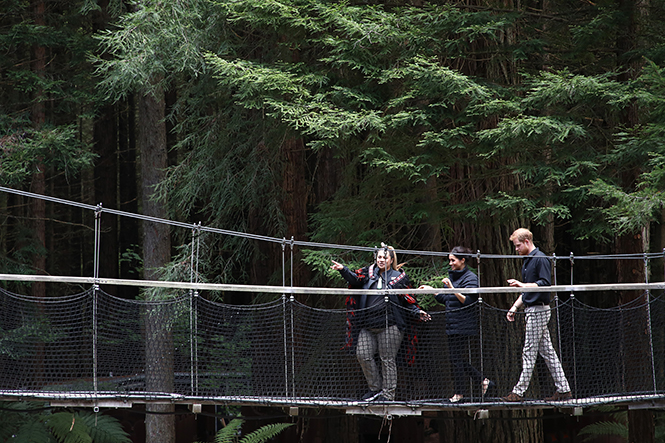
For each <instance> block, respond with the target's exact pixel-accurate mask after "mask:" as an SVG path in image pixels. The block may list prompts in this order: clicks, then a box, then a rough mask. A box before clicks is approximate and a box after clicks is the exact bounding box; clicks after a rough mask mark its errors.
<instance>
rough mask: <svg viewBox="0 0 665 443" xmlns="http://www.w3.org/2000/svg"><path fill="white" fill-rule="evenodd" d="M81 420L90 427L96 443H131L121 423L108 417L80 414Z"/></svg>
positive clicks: (87, 413) (89, 413) (91, 435)
mask: <svg viewBox="0 0 665 443" xmlns="http://www.w3.org/2000/svg"><path fill="white" fill-rule="evenodd" d="M78 419H80V420H81V421H83V423H85V424H86V426H87V427H88V431H89V432H90V437H92V441H93V442H94V443H130V442H131V439H130V438H129V434H127V433H126V432H125V431H124V430H123V429H122V425H121V424H120V422H119V421H118V420H117V419H116V418H114V417H110V416H108V415H104V414H93V413H91V412H80V413H78V414H77V420H78Z"/></svg>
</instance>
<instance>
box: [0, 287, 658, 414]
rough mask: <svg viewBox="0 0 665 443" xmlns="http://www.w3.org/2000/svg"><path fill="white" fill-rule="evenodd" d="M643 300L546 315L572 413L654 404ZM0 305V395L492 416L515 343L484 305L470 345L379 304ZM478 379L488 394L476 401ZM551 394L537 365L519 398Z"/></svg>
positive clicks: (4, 301)
mask: <svg viewBox="0 0 665 443" xmlns="http://www.w3.org/2000/svg"><path fill="white" fill-rule="evenodd" d="M646 300H647V297H640V298H639V300H638V301H635V302H632V303H631V304H628V305H623V306H620V307H616V308H612V309H599V308H595V307H592V306H587V305H584V304H582V303H580V302H579V301H578V300H577V299H576V298H575V297H570V298H568V299H567V300H565V301H564V302H553V303H552V305H551V306H552V308H551V310H549V311H548V314H549V315H547V317H550V318H549V321H547V323H546V330H547V331H548V332H549V334H550V338H551V343H552V345H553V348H554V350H555V351H556V353H555V356H556V357H557V359H558V360H559V361H560V363H561V366H560V367H561V368H562V369H563V374H562V375H561V376H560V377H559V379H562V378H563V379H565V381H566V382H567V383H568V385H569V387H570V390H571V391H572V396H573V398H574V399H577V400H580V399H589V398H595V399H598V400H599V401H617V400H618V399H620V398H622V397H635V396H653V395H663V394H664V393H665V325H664V324H663V323H664V322H665V300H663V297H662V296H654V295H653V294H651V296H650V297H649V298H648V300H650V302H649V303H647V302H646ZM0 303H1V306H0V390H2V391H5V392H7V391H11V392H16V391H18V392H44V391H51V392H54V393H60V394H62V395H66V394H76V393H87V394H90V393H95V392H107V393H108V392H110V393H117V394H119V395H122V394H126V393H132V394H134V395H146V396H148V395H149V394H151V393H167V394H176V395H182V396H187V397H197V398H202V399H206V398H207V399H220V398H238V399H242V398H254V399H256V398H259V399H260V398H271V399H275V398H277V399H299V400H300V401H308V400H317V401H356V400H359V399H360V398H361V397H362V396H364V395H366V394H368V393H371V391H375V392H374V394H377V393H382V394H381V395H385V396H387V397H388V398H386V400H392V399H393V398H394V400H395V401H398V402H417V401H423V402H430V401H431V402H447V401H448V398H449V397H451V396H452V395H453V394H455V393H463V394H464V396H465V398H467V399H471V400H474V401H486V402H492V401H501V400H500V397H501V396H504V395H506V394H507V393H509V392H510V391H511V390H513V389H514V387H515V386H516V385H517V384H518V380H519V379H520V374H521V373H522V369H523V368H522V367H523V358H522V357H523V349H524V345H525V340H527V339H525V337H526V336H527V334H526V332H527V322H526V321H525V319H526V317H525V314H524V312H520V313H519V314H518V315H517V318H516V321H515V322H508V321H507V319H506V311H504V310H500V309H496V308H494V307H492V306H491V305H489V304H487V303H476V304H475V305H473V306H471V307H469V308H465V309H470V310H473V311H474V314H475V316H476V318H477V319H478V327H477V328H476V329H475V330H474V331H473V333H471V334H470V335H469V334H466V335H452V336H451V335H448V334H447V333H446V324H447V317H448V316H449V315H450V313H447V312H445V311H440V312H433V313H431V316H432V319H431V321H429V322H422V321H419V320H418V318H417V316H416V315H415V314H414V313H413V312H412V311H409V310H406V309H404V308H401V307H397V306H392V305H389V304H385V303H384V304H383V305H381V306H375V307H374V308H371V312H370V311H367V312H364V311H360V310H357V311H355V312H354V314H353V316H352V317H350V316H349V315H348V314H347V312H346V311H345V310H343V309H342V310H324V309H315V308H312V307H309V306H305V305H303V304H300V303H298V302H295V301H290V300H288V299H283V300H278V301H275V302H271V303H266V304H261V305H252V306H235V305H225V304H220V303H214V302H211V301H208V300H205V299H204V298H202V297H197V296H192V295H183V296H179V297H174V298H173V299H170V300H168V301H160V302H155V301H153V302H147V301H128V300H123V299H119V298H116V297H113V296H111V295H108V294H106V293H104V292H102V291H92V290H90V291H87V292H84V293H81V294H76V295H72V296H69V297H61V298H47V299H37V298H33V297H27V296H20V295H16V294H13V293H10V292H8V291H5V290H0ZM399 318H401V319H402V320H403V321H402V322H400V321H398V320H396V319H399ZM543 318H546V317H543ZM532 321H533V320H532ZM543 330H545V328H543ZM359 349H360V350H361V351H360V352H359ZM361 361H362V364H361ZM393 363H394V366H391V364H393ZM95 371H96V372H95ZM485 378H487V379H488V380H491V381H492V382H493V385H492V386H491V387H490V389H489V390H488V391H487V393H486V394H485V395H483V390H482V386H483V383H482V382H483V380H484V379H485ZM553 380H554V379H553V377H552V375H551V371H550V369H549V368H548V365H547V364H546V361H545V359H543V358H542V357H540V356H539V357H538V358H537V359H536V360H535V364H534V368H533V373H532V376H531V378H530V383H529V384H528V389H527V390H526V391H525V392H524V397H525V398H526V399H543V398H546V397H548V396H551V395H552V394H553V393H554V392H555V390H556V387H555V384H554V381H553ZM391 386H392V390H391ZM392 396H394V397H392Z"/></svg>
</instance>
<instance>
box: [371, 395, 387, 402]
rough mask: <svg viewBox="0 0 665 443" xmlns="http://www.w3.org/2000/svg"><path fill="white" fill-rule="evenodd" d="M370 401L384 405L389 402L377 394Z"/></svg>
mask: <svg viewBox="0 0 665 443" xmlns="http://www.w3.org/2000/svg"><path fill="white" fill-rule="evenodd" d="M372 401H376V402H379V403H385V402H387V401H390V400H388V399H387V398H386V397H384V396H383V395H382V394H379V395H377V396H376V397H374V398H373V399H372Z"/></svg>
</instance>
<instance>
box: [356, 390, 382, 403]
mask: <svg viewBox="0 0 665 443" xmlns="http://www.w3.org/2000/svg"><path fill="white" fill-rule="evenodd" d="M380 392H381V391H369V392H367V393H366V394H365V395H363V396H362V397H361V400H365V401H372V400H374V398H375V397H376V396H377V395H379V393H380Z"/></svg>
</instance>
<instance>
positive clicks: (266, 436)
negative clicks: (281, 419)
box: [240, 423, 293, 443]
mask: <svg viewBox="0 0 665 443" xmlns="http://www.w3.org/2000/svg"><path fill="white" fill-rule="evenodd" d="M289 426H293V423H274V424H270V425H265V426H261V427H260V428H259V429H257V430H256V431H254V432H252V433H251V434H248V435H246V436H245V437H243V439H242V440H240V443H264V442H266V441H268V440H270V439H271V438H273V437H274V436H276V435H278V434H279V433H280V432H282V431H283V430H284V429H286V428H288V427H289Z"/></svg>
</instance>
